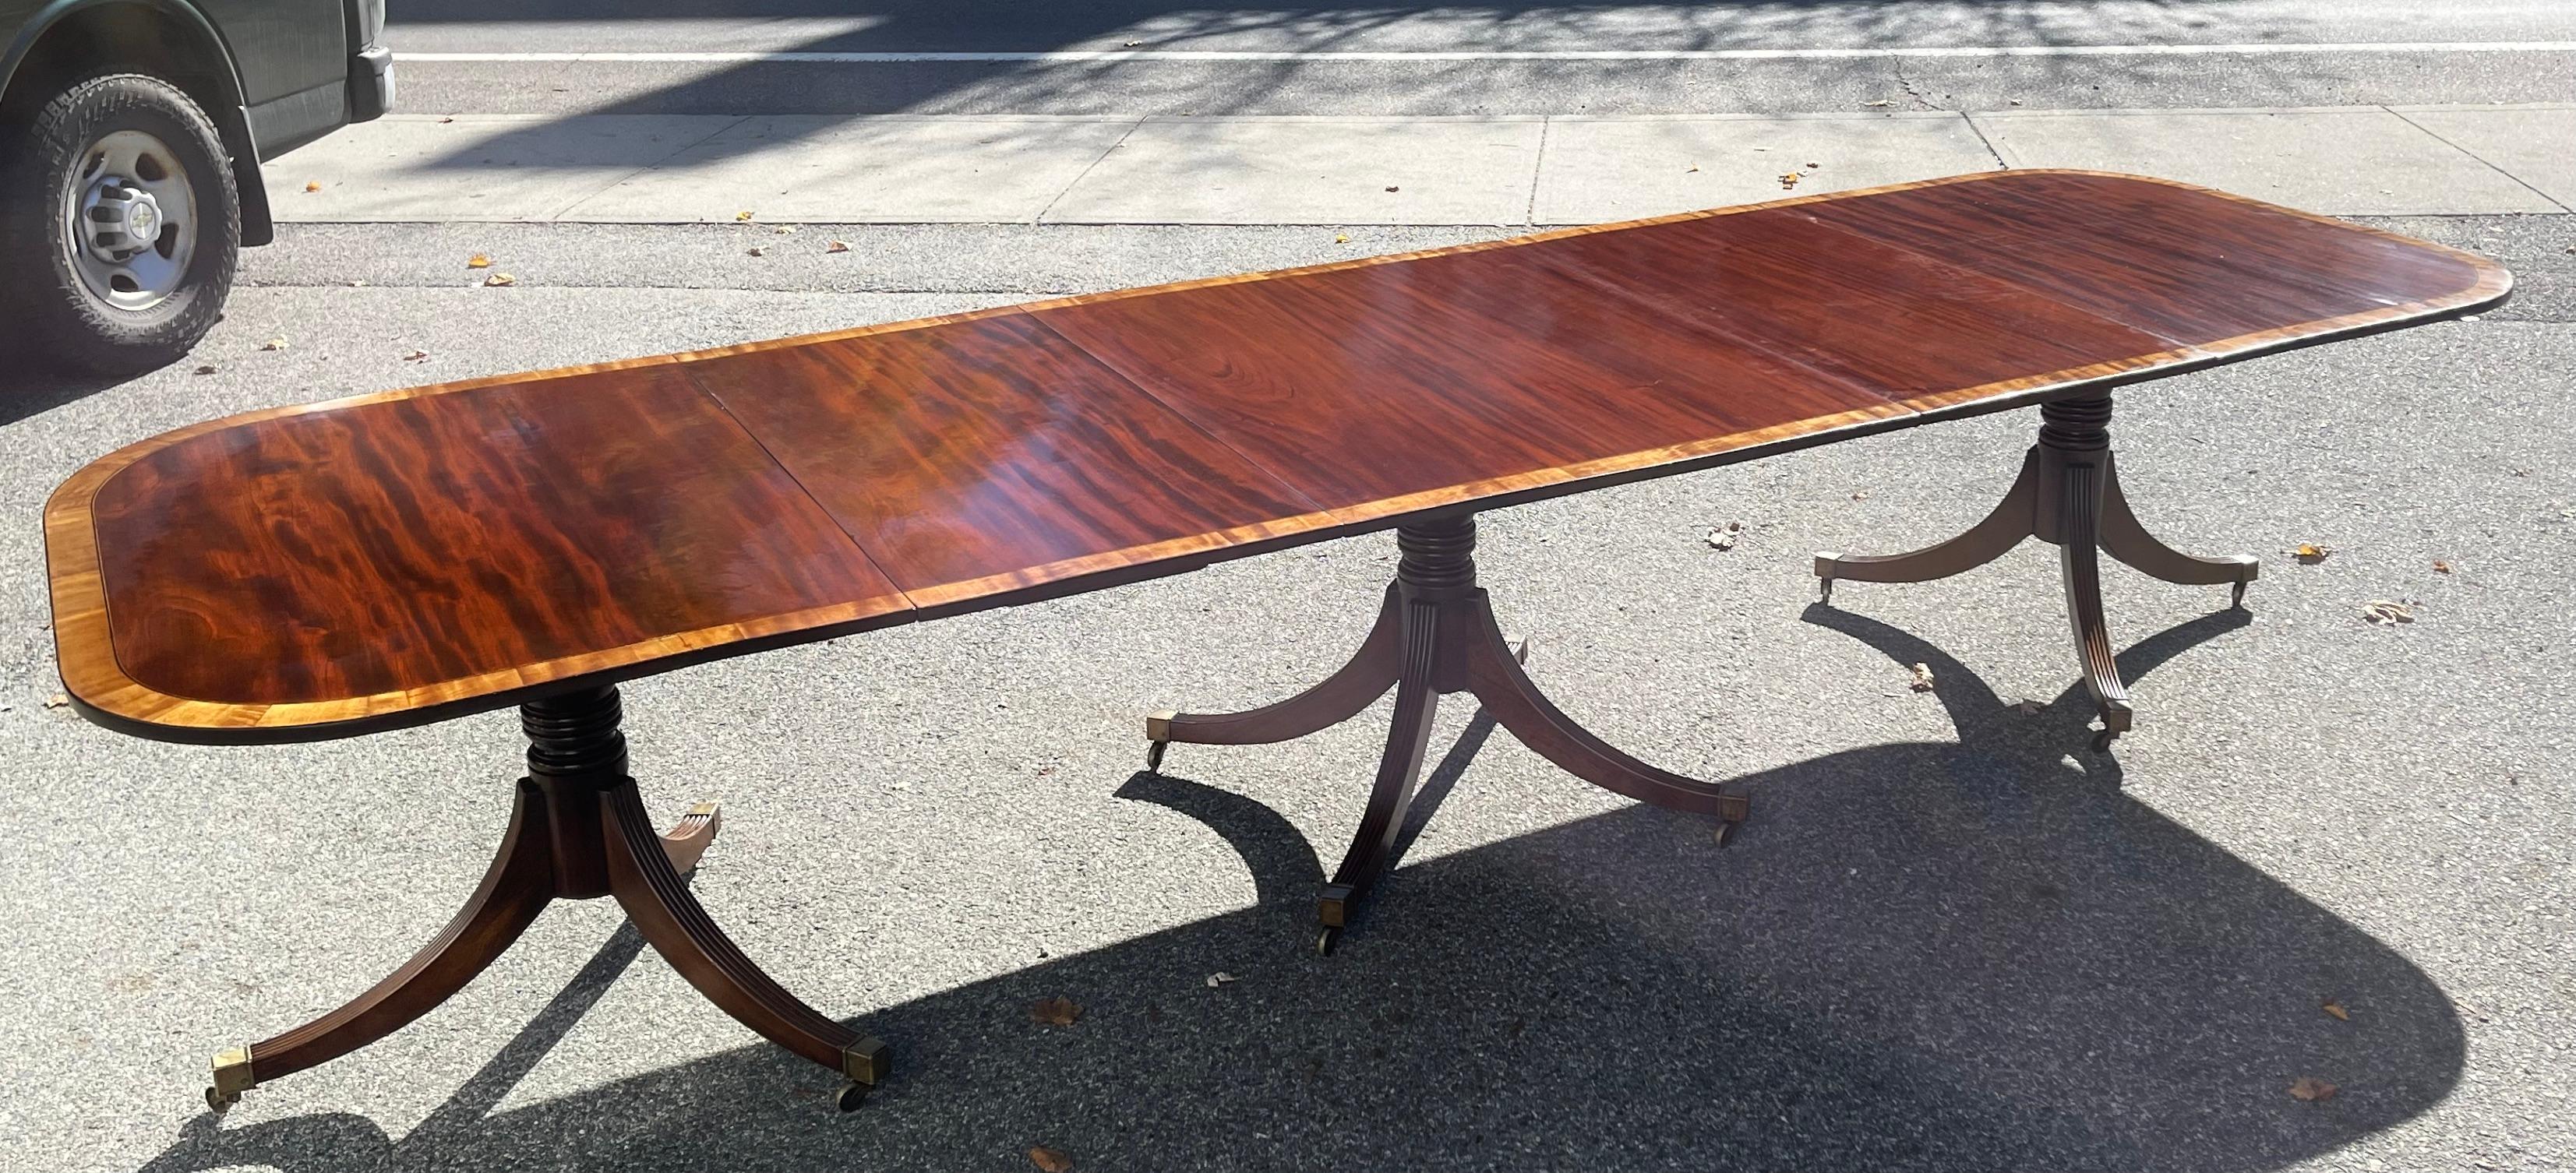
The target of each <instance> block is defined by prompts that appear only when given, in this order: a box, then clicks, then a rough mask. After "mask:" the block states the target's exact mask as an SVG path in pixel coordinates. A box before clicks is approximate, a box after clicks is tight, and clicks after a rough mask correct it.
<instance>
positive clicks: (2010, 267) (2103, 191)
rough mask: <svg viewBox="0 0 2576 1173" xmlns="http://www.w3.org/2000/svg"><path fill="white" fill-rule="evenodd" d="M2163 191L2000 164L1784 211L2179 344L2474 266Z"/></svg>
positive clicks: (2401, 291) (2339, 229) (2327, 310)
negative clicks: (1994, 170)
mask: <svg viewBox="0 0 2576 1173" xmlns="http://www.w3.org/2000/svg"><path fill="white" fill-rule="evenodd" d="M2163 195H2164V193H2163V189H2161V188H2160V187H2159V186H2157V185H2150V184H2140V183H2136V182H2134V181H2122V180H2117V179H2114V178H2113V177H2110V176H2103V175H2091V174H2057V173H2044V172H2043V173H2020V172H2008V173H2005V174H2003V175H2000V176H1997V177H1996V178H1994V179H1993V180H1990V181H1987V182H1984V183H1976V184H1957V185H1951V186H1949V187H1945V188H1941V189H1937V190H1926V191H1923V192H1920V193H1912V194H1908V195H1906V196H1905V197H1903V198H1899V199H1890V198H1887V197H1885V196H1881V197H1874V198H1866V199H1854V200H1844V201H1836V202H1831V203H1821V204H1813V205H1808V206H1805V207H1803V208H1800V209H1799V210H1798V214H1800V215H1802V216H1805V217H1808V218H1811V219H1814V220H1816V221H1818V222H1820V223H1824V224H1830V225H1833V226H1835V227H1838V228H1843V229H1847V230H1849V231H1852V232H1855V233H1858V234H1860V235H1863V236H1866V237H1869V238H1871V239H1873V240H1880V241H1886V242H1889V243H1892V244H1896V245H1900V246H1902V247H1904V248H1906V249H1909V250H1912V251H1914V252H1918V253H1921V254H1923V255H1926V256H1930V257H1937V258H1939V259H1940V260H1942V261H1944V262H1946V263H1949V264H1952V265H1956V266H1959V267H1961V268H1965V269H1972V270H1975V271H1977V272H1980V273H1985V274H1990V275H1993V276H1996V277H2000V278H2002V279H2004V280H2007V281H2010V282H2013V283H2014V284H2016V285H2019V286H2021V287H2023V288H2026V289H2031V290H2035V291H2037V292H2040V293H2043V294H2045V295H2047V296H2048V297H2050V298H2052V299H2055V300H2057V301H2060V302H2062V303H2064V304H2066V305H2069V306H2074V307H2079V308H2081V309H2084V310H2086V311H2088V312H2091V313H2094V314H2098V315H2100V316H2103V317H2106V318H2110V319H2112V320H2115V321H2120V322H2126V323H2128V324H2130V325H2133V326H2136V327H2137V328H2139V329H2142V330H2146V331H2149V332H2152V333H2154V334H2156V335H2158V336H2160V337H2163V338H2166V339H2168V340H2171V341H2173V342H2176V343H2179V344H2184V345H2192V346H2199V345H2205V344H2209V343H2215V342H2220V341H2223V340H2226V339H2231V338H2235V337H2237V336H2239V335H2243V334H2247V333H2250V332H2255V331H2262V330H2269V329H2272V328H2275V327H2278V326H2280V325H2281V324H2282V323H2283V319H2284V318H2294V319H2297V320H2300V321H2321V320H2328V319H2334V318H2339V317H2343V316H2345V315H2348V314H2356V313H2365V312H2369V311H2374V310H2379V309H2383V308H2386V307H2389V306H2392V305H2405V304H2421V303H2426V302H2430V301H2435V300H2439V299H2442V298H2445V297H2449V296H2452V295H2455V294H2457V293H2459V292H2460V291H2462V290H2465V289H2468V288H2471V287H2473V286H2475V285H2476V284H2477V278H2478V276H2479V272H2478V271H2479V269H2480V267H2481V266H2479V265H2478V264H2477V263H2476V262H2475V260H2474V259H2473V258H2470V257H2467V256H2464V255H2461V254H2457V253H2452V252H2449V251H2447V250H2436V249H2428V248H2425V247H2423V246H2422V245H2421V244H2419V243H2417V242H2414V241H2407V240H2402V239H2398V238H2393V237H2388V236H2383V235H2380V234H2377V233H2372V232H2366V231H2356V230H2354V228H2353V226H2351V225H2347V224H2341V223H2329V222H2323V221H2317V220H2311V219H2307V218H2304V217H2285V216H2282V215H2280V214H2279V213H2277V212H2275V211H2272V210H2270V209H2267V208H2262V207H2260V206H2256V205H2251V204H2248V203H2245V202H2242V201H2236V200H2223V199H2202V200H2194V201H2189V202H2183V201H2177V200H2173V199H2171V198H2158V197H2161V196H2163Z"/></svg>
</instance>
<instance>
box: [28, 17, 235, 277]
mask: <svg viewBox="0 0 2576 1173" xmlns="http://www.w3.org/2000/svg"><path fill="white" fill-rule="evenodd" d="M108 73H140V74H144V75H146V76H150V77H157V78H160V79H162V80H164V81H167V82H169V83H170V84H171V85H173V86H176V87H178V89H179V91H180V92H181V93H184V94H186V95H188V98H189V100H190V101H193V102H195V103H196V104H197V108H198V109H201V110H203V111H205V112H206V117H207V118H209V119H211V120H213V122H214V124H215V130H216V132H217V133H218V134H219V135H220V136H221V137H222V139H223V144H224V150H225V151H226V152H228V153H229V154H230V155H231V156H232V158H231V163H232V171H233V182H234V186H235V187H236V188H237V189H238V190H239V191H240V193H241V218H242V224H241V230H242V243H243V244H266V243H268V241H269V240H270V238H271V237H272V235H273V229H272V228H271V226H270V223H269V214H268V190H267V187H266V186H265V185H264V184H263V183H262V182H261V179H260V173H259V151H258V149H257V147H256V145H255V144H254V143H253V142H252V141H251V135H250V125H249V122H248V114H247V111H246V110H245V109H244V108H243V105H242V95H241V90H240V88H239V87H238V86H237V85H236V83H235V82H234V79H233V73H232V69H231V59H230V58H229V57H228V56H227V55H226V53H225V51H224V47H223V45H222V43H221V42H218V41H217V40H216V39H215V38H214V36H213V35H212V34H211V33H209V32H208V31H207V30H206V29H205V28H203V27H200V26H198V25H195V24H192V23H190V22H189V21H186V20H184V19H181V18H180V17H178V16H176V15H174V14H172V13H170V12H169V11H167V10H165V9H161V8H158V7H155V6H153V5H150V4H142V3H110V4H96V5H91V6H90V7H87V8H83V9H81V10H79V11H77V12H73V13H71V14H69V15H66V16H64V17H63V18H62V19H61V20H58V21H55V22H54V23H53V24H52V25H51V26H49V27H47V28H46V29H45V31H44V32H43V33H42V34H40V35H39V36H38V37H37V38H36V42H35V43H34V44H32V45H30V46H28V48H27V54H26V56H25V57H24V58H22V59H21V60H20V61H19V63H18V69H17V72H16V73H14V74H12V75H11V76H10V78H9V80H8V88H7V89H6V90H5V91H0V126H6V127H10V128H24V127H25V126H27V125H28V124H29V123H30V122H32V121H33V120H34V119H35V117H36V112H37V111H39V110H42V109H44V107H45V103H47V102H50V101H52V100H53V98H54V95H56V94H59V93H62V92H63V91H65V90H67V89H70V88H71V87H72V86H74V85H77V84H79V83H80V82H82V81H85V80H87V79H89V78H93V77H97V76H99V75H101V74H108Z"/></svg>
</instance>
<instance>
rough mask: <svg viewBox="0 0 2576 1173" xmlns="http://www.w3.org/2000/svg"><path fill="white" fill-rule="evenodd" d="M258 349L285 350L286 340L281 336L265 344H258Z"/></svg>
mask: <svg viewBox="0 0 2576 1173" xmlns="http://www.w3.org/2000/svg"><path fill="white" fill-rule="evenodd" d="M259 348H260V349H261V350H284V349H286V339H285V338H284V337H283V336H280V337H276V338H271V339H269V340H268V341H266V342H262V343H260V344H259Z"/></svg>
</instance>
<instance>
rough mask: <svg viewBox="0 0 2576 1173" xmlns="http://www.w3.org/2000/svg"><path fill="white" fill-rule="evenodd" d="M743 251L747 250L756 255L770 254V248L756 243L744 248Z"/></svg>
mask: <svg viewBox="0 0 2576 1173" xmlns="http://www.w3.org/2000/svg"><path fill="white" fill-rule="evenodd" d="M742 251H744V252H746V253H749V254H751V255H752V256H755V257H765V256H768V255H769V250H767V249H764V248H762V247H760V246H759V245H756V244H755V245H753V246H751V247H750V248H747V249H744V250H742Z"/></svg>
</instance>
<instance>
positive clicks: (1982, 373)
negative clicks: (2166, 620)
mask: <svg viewBox="0 0 2576 1173" xmlns="http://www.w3.org/2000/svg"><path fill="white" fill-rule="evenodd" d="M1828 206H1830V205H1828ZM1533 255H1534V256H1538V257H1542V258H1544V263H1546V264H1548V265H1551V266H1553V267H1556V268H1560V269H1562V270H1564V271H1565V272H1567V273H1569V274H1573V275H1575V276H1577V277H1579V278H1581V279H1582V280H1584V281H1586V282H1588V283H1589V284H1591V285H1592V286H1593V287H1594V288H1595V289H1597V290H1599V291H1600V292H1601V293H1602V295H1604V296H1605V297H1614V298H1620V299H1624V300H1627V301H1630V302H1633V303H1636V305H1637V308H1638V309H1641V310H1643V311H1644V312H1645V313H1647V314H1649V315H1652V316H1655V317H1659V318H1666V319H1681V320H1697V321H1701V322H1705V323H1708V324H1709V325H1711V326H1713V327H1714V328H1716V329H1718V330H1720V331H1722V332H1723V333H1725V334H1726V335H1727V336H1728V337H1731V338H1735V339H1738V340H1740V341H1741V342H1742V343H1744V344H1745V345H1748V346H1754V347H1759V348H1760V349H1762V350H1764V351H1765V352H1767V353H1770V354H1772V355H1775V356H1777V357H1779V358H1782V359H1786V360H1789V361H1791V362H1795V363H1797V364H1799V365H1801V366H1803V367H1806V368H1808V369H1811V370H1814V371H1818V372H1822V373H1825V374H1830V375H1835V376H1839V377H1841V378H1842V379H1845V380H1847V381H1849V382H1851V383H1854V384H1857V385H1859V386H1862V387H1866V388H1868V389H1870V390H1872V391H1874V392H1876V393H1878V394H1879V395H1881V396H1883V397H1885V398H1887V399H1891V400H1894V401H1896V402H1897V403H1900V404H1903V405H1904V406H1906V407H1909V408H1913V409H1917V410H1920V409H1922V408H1926V407H1933V406H1939V405H1942V404H1946V403H1951V402H1956V401H1958V400H1960V399H1963V398H1981V397H1983V396H1986V395H1989V394H1994V393H1996V392H2000V391H2007V390H2018V389H2020V388H2021V387H2024V386H2028V385H2031V384H2032V383H2033V382H2035V381H2050V380H2054V379H2055V378H2057V377H2058V374H2059V372H2064V371H2069V370H2075V369H2081V368H2096V367H2101V366H2104V365H2112V366H2115V367H2119V368H2122V369H2125V368H2127V367H2132V366H2139V365H2145V364H2148V363H2151V362H2154V361H2155V360H2157V359H2159V358H2162V357H2165V356H2166V355H2167V354H2168V353H2169V352H2171V351H2172V350H2173V349H2174V347H2173V346H2172V345H2171V344H2170V343H2169V342H2167V341H2166V340H2164V339H2162V338H2159V337H2157V336H2155V335H2152V334H2147V333H2144V332H2142V331H2139V330H2137V329H2134V328H2131V327H2129V326H2124V325H2121V324H2119V323H2117V322H2114V321H2111V320H2109V319H2107V318H2103V317H2100V316H2098V315H2096V314H2093V313H2089V312H2087V311H2085V310H2083V309H2080V308H2077V307H2074V306H2071V305H2069V304H2067V303H2066V302H2064V301H2061V300H2059V299H2056V298H2053V297H2049V296H2045V295H2043V294H2040V293H2036V292H2033V291H2031V290H2028V289H2024V288H2022V287H2020V286H2016V285H2012V284H2009V283H2006V282H2003V281H2000V280H1997V279H1995V278H1992V277H1987V276H1983V275H1981V274H1978V273H1975V272H1972V271H1969V270H1966V269H1963V268H1960V267H1958V266H1956V265H1951V264H1945V263H1943V262H1941V261H1938V260H1934V259H1932V258H1930V257H1926V256H1924V255H1922V254H1920V253H1917V252H1913V251H1909V250H1907V249H1903V248H1899V247H1896V246H1894V245H1889V244H1882V243H1879V242H1877V241H1875V240H1871V239H1868V238H1866V237H1860V236H1855V235H1853V234H1851V233H1848V232H1841V231H1837V230H1835V229H1832V228H1829V227H1826V226H1825V225H1823V224H1820V223H1818V222H1817V221H1815V220H1813V219H1811V218H1810V217H1809V216H1808V215H1807V214H1804V213H1803V212H1802V211H1800V210H1792V209H1773V210H1769V211H1763V212H1755V213H1750V214H1747V215H1742V216H1713V217H1708V218H1705V219H1700V220H1687V221H1682V222H1679V223H1674V224H1658V225H1653V226H1649V227H1645V228H1640V229H1637V230H1635V231H1633V232H1611V233H1601V234H1598V235H1595V236H1590V237H1586V238H1584V240H1583V241H1582V242H1581V245H1580V247H1570V248H1564V249H1556V250H1550V251H1548V252H1545V253H1533Z"/></svg>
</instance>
